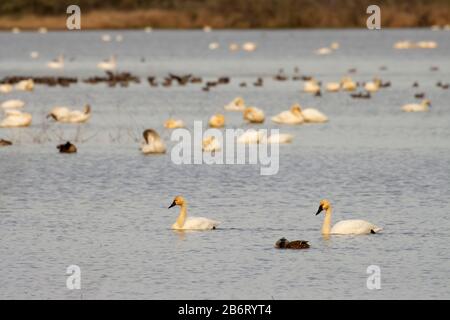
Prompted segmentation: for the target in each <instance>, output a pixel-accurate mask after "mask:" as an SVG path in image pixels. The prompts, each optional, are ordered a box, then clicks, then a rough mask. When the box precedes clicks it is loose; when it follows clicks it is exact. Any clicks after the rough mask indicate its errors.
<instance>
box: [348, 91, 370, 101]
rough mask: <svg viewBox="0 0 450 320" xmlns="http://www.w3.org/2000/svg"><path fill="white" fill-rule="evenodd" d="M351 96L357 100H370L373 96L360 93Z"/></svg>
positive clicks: (368, 93)
mask: <svg viewBox="0 0 450 320" xmlns="http://www.w3.org/2000/svg"><path fill="white" fill-rule="evenodd" d="M350 96H351V97H352V98H355V99H358V98H359V99H370V98H371V95H370V92H367V91H366V92H364V93H363V92H358V93H351V94H350Z"/></svg>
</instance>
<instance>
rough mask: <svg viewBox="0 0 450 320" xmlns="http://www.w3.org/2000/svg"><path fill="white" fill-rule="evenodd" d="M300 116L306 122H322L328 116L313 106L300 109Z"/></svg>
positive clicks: (326, 119) (325, 120)
mask: <svg viewBox="0 0 450 320" xmlns="http://www.w3.org/2000/svg"><path fill="white" fill-rule="evenodd" d="M300 110H301V113H302V117H303V119H304V120H305V122H307V123H322V122H327V121H328V118H327V116H326V115H324V114H323V113H322V112H320V111H319V110H317V109H314V108H306V109H300Z"/></svg>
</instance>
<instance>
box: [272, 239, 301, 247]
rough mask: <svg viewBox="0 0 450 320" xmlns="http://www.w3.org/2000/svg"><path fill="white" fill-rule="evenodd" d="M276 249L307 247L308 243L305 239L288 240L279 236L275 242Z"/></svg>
mask: <svg viewBox="0 0 450 320" xmlns="http://www.w3.org/2000/svg"><path fill="white" fill-rule="evenodd" d="M275 248H277V249H308V248H309V243H308V241H305V240H295V241H288V240H287V239H286V238H281V239H280V240H278V241H277V242H276V243H275Z"/></svg>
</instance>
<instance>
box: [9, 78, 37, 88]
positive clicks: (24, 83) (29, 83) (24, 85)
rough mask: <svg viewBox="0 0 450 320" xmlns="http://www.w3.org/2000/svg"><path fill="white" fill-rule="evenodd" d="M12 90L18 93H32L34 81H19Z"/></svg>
mask: <svg viewBox="0 0 450 320" xmlns="http://www.w3.org/2000/svg"><path fill="white" fill-rule="evenodd" d="M14 88H15V89H16V90H18V91H33V90H34V81H33V79H28V80H21V81H19V82H18V83H17V84H16V85H15V86H14Z"/></svg>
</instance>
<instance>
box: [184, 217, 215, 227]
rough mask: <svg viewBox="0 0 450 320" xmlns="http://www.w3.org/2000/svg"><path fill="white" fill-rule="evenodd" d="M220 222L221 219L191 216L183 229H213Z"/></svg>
mask: <svg viewBox="0 0 450 320" xmlns="http://www.w3.org/2000/svg"><path fill="white" fill-rule="evenodd" d="M219 224H220V222H219V221H215V220H211V219H208V218H203V217H189V218H187V219H186V221H185V222H184V225H183V229H187V230H211V229H215V228H216V227H217V226H218V225H219Z"/></svg>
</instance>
